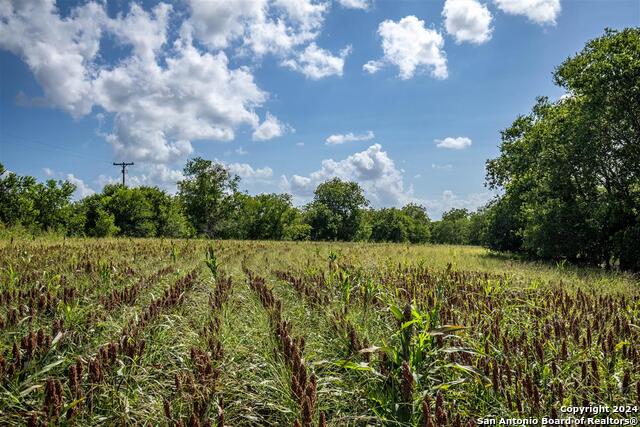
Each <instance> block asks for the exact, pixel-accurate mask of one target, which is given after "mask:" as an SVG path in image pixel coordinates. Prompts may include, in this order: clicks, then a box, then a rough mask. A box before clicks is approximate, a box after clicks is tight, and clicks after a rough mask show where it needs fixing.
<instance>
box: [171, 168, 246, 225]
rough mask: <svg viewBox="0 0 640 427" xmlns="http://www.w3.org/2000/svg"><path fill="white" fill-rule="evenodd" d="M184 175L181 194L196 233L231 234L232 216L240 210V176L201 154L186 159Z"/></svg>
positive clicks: (180, 184) (180, 186) (179, 187)
mask: <svg viewBox="0 0 640 427" xmlns="http://www.w3.org/2000/svg"><path fill="white" fill-rule="evenodd" d="M184 176H185V178H184V179H183V180H182V181H180V182H178V189H179V196H180V200H181V201H182V204H183V205H184V209H185V213H186V215H187V217H188V218H189V220H190V222H191V224H192V225H193V227H194V228H195V229H196V232H197V233H198V234H201V235H205V236H208V237H214V236H215V237H229V236H230V235H232V234H233V226H232V224H231V223H230V218H231V217H232V215H233V213H234V212H235V211H236V209H237V205H238V200H237V194H236V193H237V191H238V182H239V180H240V178H239V177H238V176H236V175H232V174H231V173H230V172H229V170H228V169H227V168H226V167H225V166H224V165H222V164H220V163H214V162H212V161H211V160H205V159H203V158H201V157H196V158H194V159H191V160H189V161H188V162H187V164H186V166H185V167H184Z"/></svg>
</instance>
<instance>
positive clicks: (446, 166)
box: [431, 163, 453, 170]
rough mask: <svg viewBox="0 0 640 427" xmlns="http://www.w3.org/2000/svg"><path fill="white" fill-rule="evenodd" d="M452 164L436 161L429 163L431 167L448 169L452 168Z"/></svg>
mask: <svg viewBox="0 0 640 427" xmlns="http://www.w3.org/2000/svg"><path fill="white" fill-rule="evenodd" d="M452 168H453V165H450V164H448V163H447V164H445V165H439V164H437V163H431V169H436V170H449V169H452Z"/></svg>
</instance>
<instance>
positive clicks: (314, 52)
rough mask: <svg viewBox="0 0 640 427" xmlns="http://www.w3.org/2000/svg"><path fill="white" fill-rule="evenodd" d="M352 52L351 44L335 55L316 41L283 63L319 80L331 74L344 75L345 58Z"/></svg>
mask: <svg viewBox="0 0 640 427" xmlns="http://www.w3.org/2000/svg"><path fill="white" fill-rule="evenodd" d="M350 53H351V46H347V47H345V48H344V49H342V50H341V51H340V53H339V54H338V55H337V56H335V55H333V54H332V53H331V52H329V51H328V50H326V49H322V48H320V47H318V46H317V45H316V44H315V42H314V43H311V44H310V45H309V46H307V47H306V49H304V50H303V51H302V52H300V53H299V54H298V55H297V56H296V57H295V58H289V59H286V60H284V61H283V62H282V63H283V64H284V65H285V66H287V67H289V68H291V69H292V70H295V71H299V72H301V73H302V74H304V75H305V76H307V77H308V78H310V79H312V80H318V79H322V78H324V77H329V76H342V71H343V68H344V62H345V59H346V57H347V56H349V54H350Z"/></svg>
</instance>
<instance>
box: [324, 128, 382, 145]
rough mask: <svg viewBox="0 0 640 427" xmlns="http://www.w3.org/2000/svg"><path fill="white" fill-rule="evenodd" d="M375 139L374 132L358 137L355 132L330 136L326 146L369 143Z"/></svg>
mask: <svg viewBox="0 0 640 427" xmlns="http://www.w3.org/2000/svg"><path fill="white" fill-rule="evenodd" d="M374 137H375V134H374V133H373V132H372V131H367V133H363V134H360V135H356V134H354V133H353V132H349V133H347V134H341V133H338V134H334V135H330V136H329V137H328V138H327V140H326V142H325V144H326V145H338V144H344V143H345V142H351V141H369V140H371V139H373V138H374Z"/></svg>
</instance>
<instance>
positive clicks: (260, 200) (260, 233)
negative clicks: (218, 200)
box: [237, 194, 297, 240]
mask: <svg viewBox="0 0 640 427" xmlns="http://www.w3.org/2000/svg"><path fill="white" fill-rule="evenodd" d="M239 200H240V208H239V210H238V213H239V214H238V217H237V230H238V231H239V233H238V236H237V237H239V238H243V239H253V240H281V239H284V238H285V231H287V226H288V225H289V224H290V223H292V222H294V220H295V219H296V217H297V212H295V211H296V209H295V208H294V207H293V205H292V204H291V196H290V195H289V194H258V195H256V196H249V195H246V194H242V195H240V197H239ZM292 231H293V230H289V233H291V232H292Z"/></svg>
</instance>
